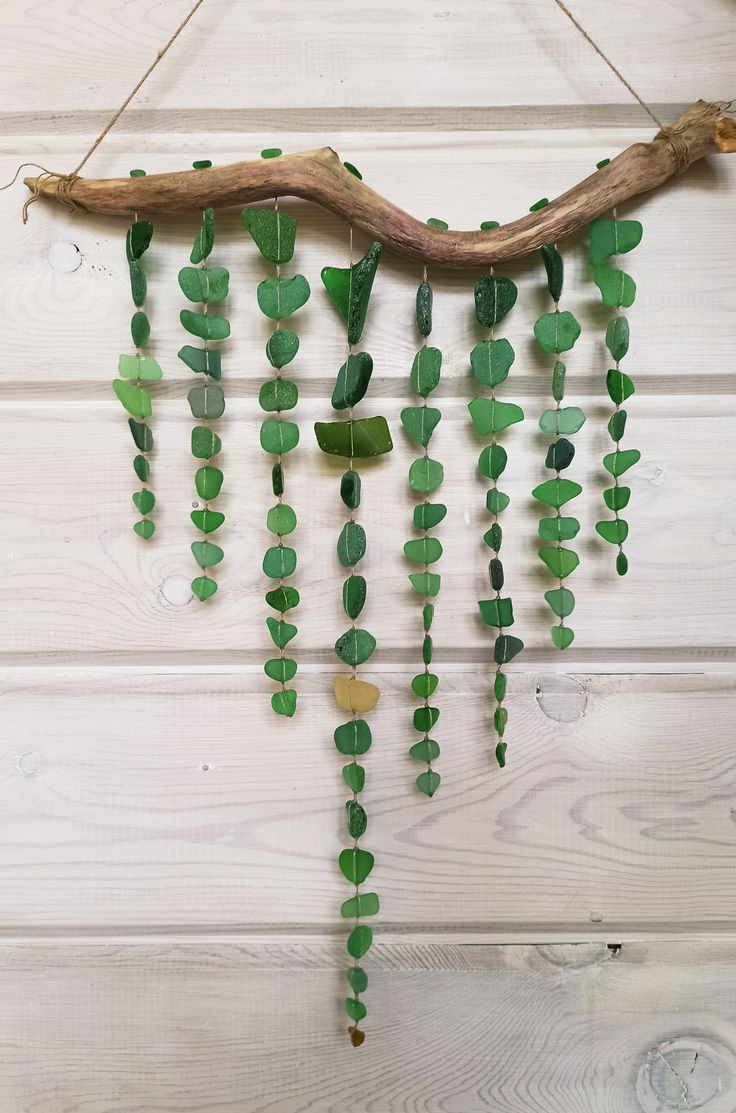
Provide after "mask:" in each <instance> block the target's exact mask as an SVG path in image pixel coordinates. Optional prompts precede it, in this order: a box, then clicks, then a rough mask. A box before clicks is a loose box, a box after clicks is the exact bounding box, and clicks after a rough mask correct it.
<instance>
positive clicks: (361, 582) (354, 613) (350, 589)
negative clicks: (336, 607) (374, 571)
mask: <svg viewBox="0 0 736 1113" xmlns="http://www.w3.org/2000/svg"><path fill="white" fill-rule="evenodd" d="M365 597H366V582H365V578H364V577H363V576H348V578H347V579H346V580H345V582H344V583H343V585H342V606H343V610H344V611H345V614H346V615H347V616H348V618H352V619H356V618H357V617H358V615H359V614H360V612H361V611H362V610H363V607H364V606H365Z"/></svg>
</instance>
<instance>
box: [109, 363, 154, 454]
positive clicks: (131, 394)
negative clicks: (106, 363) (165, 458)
mask: <svg viewBox="0 0 736 1113" xmlns="http://www.w3.org/2000/svg"><path fill="white" fill-rule="evenodd" d="M112 389H113V390H114V391H115V393H116V395H117V396H118V400H119V401H120V402H121V403H122V405H123V406H124V408H125V409H126V410H127V411H128V413H129V414H132V415H133V417H137V418H139V419H141V418H145V417H150V416H151V413H152V408H151V395H150V394H149V393H148V391H147V390H146V389H145V387H142V386H136V385H135V383H130V382H127V381H126V380H125V379H115V380H114V381H113V384H112ZM136 443H137V442H136ZM139 447H142V446H140V445H139ZM142 450H143V451H144V452H149V451H150V449H146V448H144V449H142Z"/></svg>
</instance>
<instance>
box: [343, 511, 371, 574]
mask: <svg viewBox="0 0 736 1113" xmlns="http://www.w3.org/2000/svg"><path fill="white" fill-rule="evenodd" d="M365 547H366V539H365V530H364V529H363V527H362V526H361V525H360V524H359V523H358V522H346V523H345V525H344V526H343V527H342V529H341V530H340V536H339V537H338V539H337V559H338V560H339V561H340V564H342V566H343V568H352V567H353V566H354V565H356V564H357V563H358V562H359V561H361V560H362V559H363V557H364V556H365Z"/></svg>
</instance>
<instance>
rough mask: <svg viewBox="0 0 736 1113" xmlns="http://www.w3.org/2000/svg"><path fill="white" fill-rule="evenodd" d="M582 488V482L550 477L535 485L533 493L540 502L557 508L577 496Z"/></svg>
mask: <svg viewBox="0 0 736 1113" xmlns="http://www.w3.org/2000/svg"><path fill="white" fill-rule="evenodd" d="M582 489H583V488H582V487H581V486H580V484H579V483H575V482H574V480H572V479H548V480H547V481H546V482H545V483H540V484H539V486H538V487H535V488H534V490H533V491H532V495H533V496H534V498H535V499H538V500H539V502H543V503H546V505H547V506H553V507H554V508H555V509H557V507H559V506H564V504H565V503H566V502H569V501H570V499H574V498H576V497H577V496H578V495H579V494H580V492H581V491H582Z"/></svg>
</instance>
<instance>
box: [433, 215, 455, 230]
mask: <svg viewBox="0 0 736 1113" xmlns="http://www.w3.org/2000/svg"><path fill="white" fill-rule="evenodd" d="M427 224H428V225H429V227H430V228H438V229H439V230H440V231H441V232H446V231H447V229H448V228H449V227H450V225H449V224H448V223H447V221H446V220H440V219H439V217H436V216H430V218H429V220H428V221H427Z"/></svg>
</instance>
